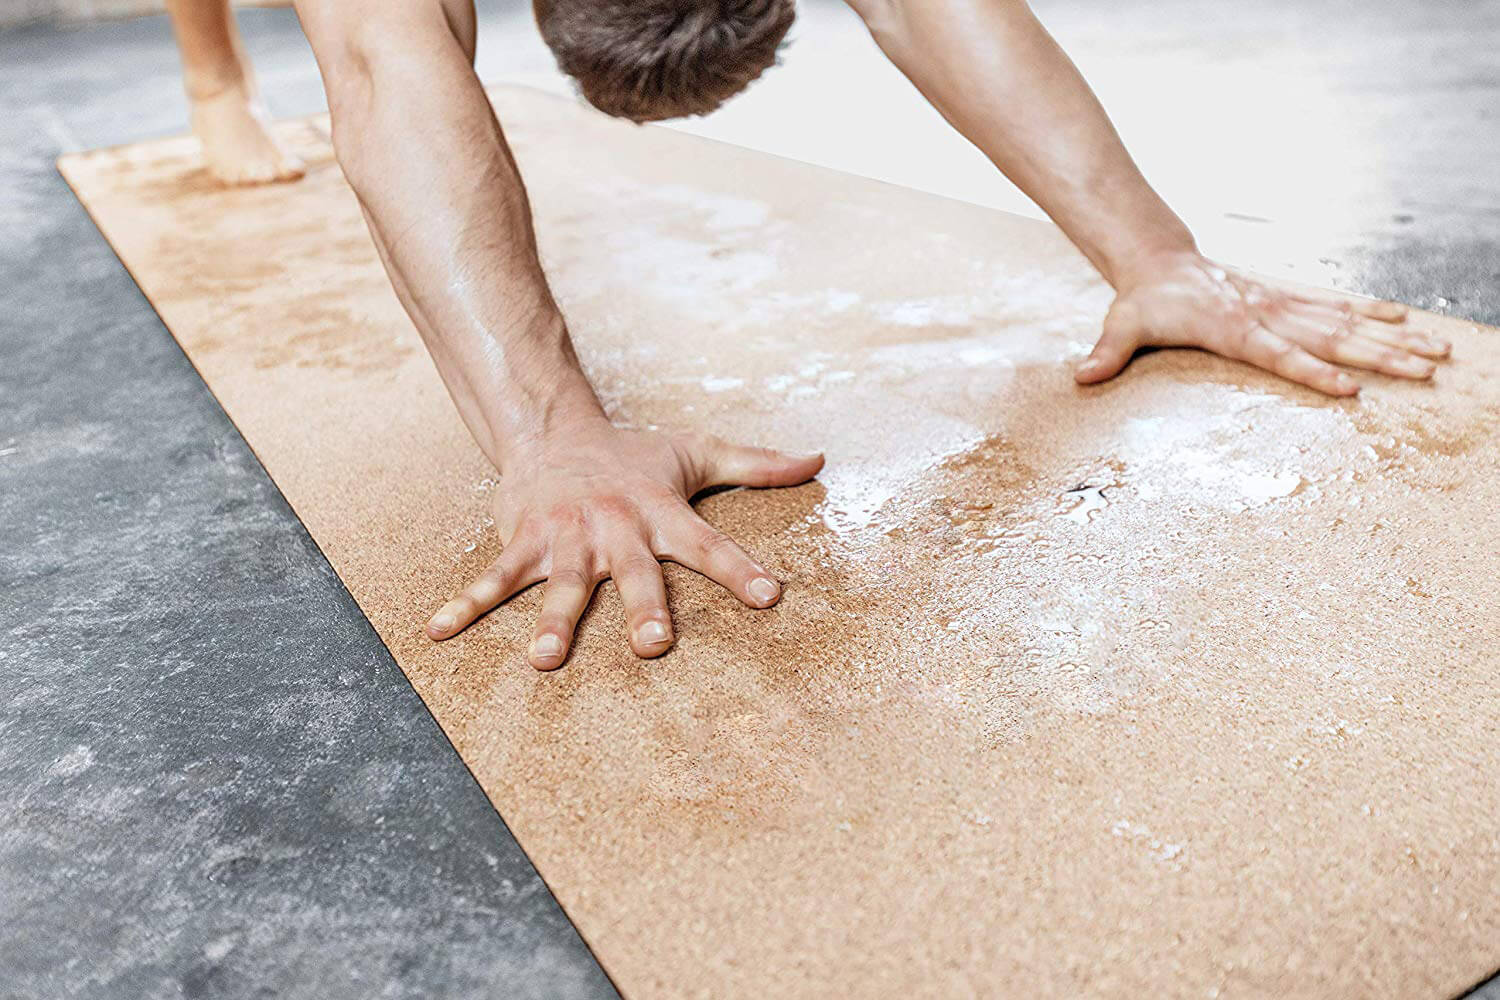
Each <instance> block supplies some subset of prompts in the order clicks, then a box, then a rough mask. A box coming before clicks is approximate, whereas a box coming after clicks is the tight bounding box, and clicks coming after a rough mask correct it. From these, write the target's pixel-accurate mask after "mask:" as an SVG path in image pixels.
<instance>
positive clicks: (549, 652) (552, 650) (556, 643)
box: [531, 632, 563, 659]
mask: <svg viewBox="0 0 1500 1000" xmlns="http://www.w3.org/2000/svg"><path fill="white" fill-rule="evenodd" d="M562 648H563V647H562V640H561V639H559V638H558V637H557V636H555V635H553V634H551V633H550V632H549V633H547V634H546V635H539V636H537V637H536V641H535V642H533V643H532V644H531V655H532V656H535V657H538V658H540V659H547V658H548V657H552V656H560V655H562Z"/></svg>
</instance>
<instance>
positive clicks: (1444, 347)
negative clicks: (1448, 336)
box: [1427, 337, 1453, 354]
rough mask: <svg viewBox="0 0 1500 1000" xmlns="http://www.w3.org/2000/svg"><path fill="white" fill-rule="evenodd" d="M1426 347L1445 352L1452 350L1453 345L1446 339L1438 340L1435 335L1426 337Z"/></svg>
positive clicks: (1430, 349)
mask: <svg viewBox="0 0 1500 1000" xmlns="http://www.w3.org/2000/svg"><path fill="white" fill-rule="evenodd" d="M1427 349H1428V350H1429V351H1441V352H1442V353H1444V354H1447V353H1448V352H1449V351H1451V350H1453V345H1452V344H1450V343H1448V342H1447V341H1446V340H1439V339H1438V338H1437V337H1428V338H1427Z"/></svg>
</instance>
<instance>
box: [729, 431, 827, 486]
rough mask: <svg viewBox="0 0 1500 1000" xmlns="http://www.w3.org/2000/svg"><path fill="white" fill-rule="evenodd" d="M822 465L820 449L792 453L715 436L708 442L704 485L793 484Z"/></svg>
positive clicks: (801, 481) (805, 479)
mask: <svg viewBox="0 0 1500 1000" xmlns="http://www.w3.org/2000/svg"><path fill="white" fill-rule="evenodd" d="M821 468H823V455H822V453H821V452H818V453H814V454H811V455H791V454H788V453H786V452H784V451H773V450H772V449H770V448H755V447H752V446H750V445H743V444H730V443H729V442H727V441H719V440H714V441H712V442H711V443H710V444H709V450H708V461H707V462H706V463H705V467H704V472H705V473H706V476H705V479H706V480H707V482H705V483H704V486H705V487H708V486H796V485H797V484H798V483H805V482H807V481H808V480H809V479H811V478H812V477H813V476H816V475H817V474H818V470H819V469H821Z"/></svg>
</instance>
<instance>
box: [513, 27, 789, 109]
mask: <svg viewBox="0 0 1500 1000" xmlns="http://www.w3.org/2000/svg"><path fill="white" fill-rule="evenodd" d="M534 6H535V9H536V22H537V26H538V27H540V28H541V31H542V38H543V39H545V40H546V42H547V45H548V46H549V47H550V48H551V49H552V53H553V55H555V56H557V63H558V65H559V66H560V67H561V68H562V70H563V72H564V73H567V74H568V75H569V76H571V77H572V78H573V79H575V80H577V81H578V85H579V87H580V88H581V89H582V90H583V96H584V97H585V98H587V99H588V101H589V103H590V104H592V105H593V106H594V107H596V108H598V109H599V110H600V111H603V112H605V113H606V114H611V115H616V116H618V117H621V118H629V119H631V120H633V121H638V122H643V121H655V120H658V119H661V118H678V117H681V116H684V115H703V114H707V113H708V112H710V111H712V110H714V109H715V108H717V107H718V106H719V105H720V104H722V103H724V101H726V100H728V99H729V98H731V97H733V96H734V95H735V94H737V93H739V92H740V91H741V90H744V89H745V87H746V86H747V85H749V83H750V81H752V80H754V79H755V78H756V77H758V76H760V74H761V72H762V71H764V70H765V69H766V68H767V67H768V66H770V65H772V64H773V63H774V62H775V61H776V49H777V46H779V45H780V44H781V39H782V38H783V37H784V36H785V35H786V32H787V29H788V28H790V27H791V26H792V19H793V17H794V16H795V11H794V9H793V6H792V0H534Z"/></svg>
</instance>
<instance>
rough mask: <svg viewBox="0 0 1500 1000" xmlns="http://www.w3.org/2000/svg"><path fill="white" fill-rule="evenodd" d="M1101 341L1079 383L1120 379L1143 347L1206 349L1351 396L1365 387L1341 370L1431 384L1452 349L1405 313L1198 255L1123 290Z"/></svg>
mask: <svg viewBox="0 0 1500 1000" xmlns="http://www.w3.org/2000/svg"><path fill="white" fill-rule="evenodd" d="M1118 288H1119V295H1118V296H1117V297H1116V298H1115V302H1114V305H1113V306H1112V307H1111V308H1110V310H1109V315H1108V316H1107V317H1105V320H1104V334H1103V336H1101V337H1100V338H1099V342H1098V343H1097V344H1096V345H1095V346H1094V350H1093V353H1092V354H1090V355H1089V357H1088V360H1086V361H1085V362H1084V363H1083V364H1082V365H1080V366H1079V367H1078V371H1077V372H1076V376H1077V379H1078V381H1080V382H1083V383H1092V382H1102V381H1104V380H1106V379H1110V378H1113V377H1114V376H1116V375H1118V374H1119V373H1120V371H1121V370H1123V369H1124V368H1125V366H1126V365H1127V364H1129V363H1130V359H1131V357H1132V356H1133V355H1134V354H1135V352H1136V351H1138V350H1140V349H1141V348H1143V347H1199V348H1202V349H1203V350H1206V351H1212V352H1213V353H1215V354H1219V355H1222V356H1223V357H1226V358H1233V359H1236V360H1239V361H1245V362H1248V363H1250V364H1252V365H1255V366H1256V367H1257V368H1264V369H1265V370H1266V371H1269V372H1274V373H1275V374H1277V375H1280V376H1281V377H1282V378H1285V379H1288V380H1290V381H1292V382H1297V383H1300V384H1302V385H1305V386H1309V387H1310V388H1313V389H1317V390H1318V391H1319V392H1325V393H1327V394H1328V395H1330V396H1352V395H1354V394H1355V393H1357V392H1358V391H1359V384H1358V383H1357V382H1355V380H1354V379H1353V378H1351V377H1349V375H1348V374H1346V373H1345V372H1343V371H1340V370H1339V369H1338V368H1336V367H1334V365H1335V364H1339V365H1347V366H1349V367H1351V368H1362V369H1365V370H1368V371H1375V372H1381V373H1382V374H1385V375H1394V376H1396V377H1398V378H1409V379H1426V378H1431V377H1432V375H1433V372H1434V371H1435V370H1436V368H1437V366H1436V365H1435V364H1434V362H1433V360H1432V359H1435V358H1436V359H1442V358H1446V357H1447V356H1448V354H1449V352H1450V351H1451V350H1452V347H1451V345H1450V344H1448V343H1447V342H1446V341H1444V340H1442V339H1440V338H1438V337H1436V336H1434V335H1433V334H1432V333H1430V332H1429V331H1426V330H1419V329H1415V328H1413V327H1411V326H1408V325H1407V316H1408V310H1407V308H1406V306H1403V305H1398V304H1396V303H1393V302H1380V301H1376V300H1373V299H1363V300H1361V299H1350V298H1343V297H1341V296H1338V295H1334V294H1332V293H1327V292H1296V293H1293V292H1286V291H1282V290H1280V289H1276V288H1272V287H1270V286H1269V285H1266V284H1264V283H1262V282H1260V281H1258V280H1256V279H1255V278H1253V277H1250V276H1249V275H1246V274H1241V273H1239V272H1236V271H1232V270H1229V269H1227V268H1224V267H1221V266H1219V265H1218V264H1215V263H1214V262H1213V261H1210V260H1207V259H1205V258H1203V257H1200V256H1199V255H1198V254H1196V253H1179V254H1171V255H1167V256H1165V257H1162V258H1156V259H1153V260H1152V261H1150V262H1149V263H1148V264H1147V265H1145V266H1142V267H1138V268H1137V269H1136V270H1134V271H1133V272H1132V274H1131V278H1130V280H1128V281H1121V282H1120V283H1119V285H1118Z"/></svg>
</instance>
